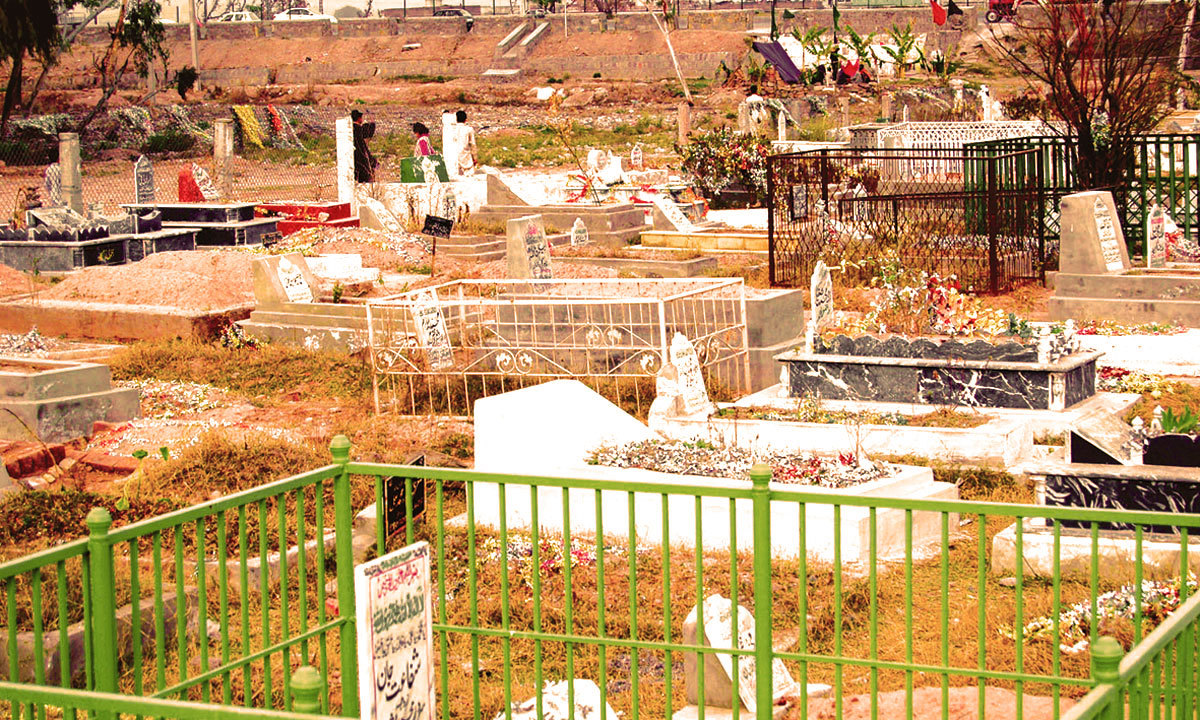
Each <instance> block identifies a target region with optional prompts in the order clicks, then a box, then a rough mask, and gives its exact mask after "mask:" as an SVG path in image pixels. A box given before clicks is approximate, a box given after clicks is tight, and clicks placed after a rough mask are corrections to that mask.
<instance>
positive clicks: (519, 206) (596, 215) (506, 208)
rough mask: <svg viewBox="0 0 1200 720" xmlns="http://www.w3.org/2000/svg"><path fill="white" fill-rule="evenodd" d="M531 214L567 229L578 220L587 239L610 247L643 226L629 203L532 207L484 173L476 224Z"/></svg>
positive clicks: (500, 180)
mask: <svg viewBox="0 0 1200 720" xmlns="http://www.w3.org/2000/svg"><path fill="white" fill-rule="evenodd" d="M534 213H537V214H539V215H541V216H542V218H543V221H544V222H545V224H546V226H547V227H553V228H560V229H567V228H571V227H573V226H574V224H575V220H576V219H580V220H582V221H583V223H584V225H585V226H586V227H587V230H588V237H589V239H590V240H591V242H594V243H596V244H598V245H605V246H610V247H621V246H624V245H627V244H629V243H630V242H631V241H632V240H634V239H636V238H637V237H638V234H639V233H641V232H642V230H644V229H646V219H645V218H646V215H645V213H644V212H643V210H642V208H641V207H639V206H637V205H634V204H633V203H628V202H626V203H619V204H615V205H614V204H604V205H596V204H594V203H592V202H587V201H580V202H575V203H555V204H548V205H536V206H532V205H530V204H529V203H528V202H526V201H525V200H523V199H522V198H521V197H520V195H519V194H517V192H516V191H514V190H513V189H512V188H511V187H509V186H508V185H507V184H506V183H505V182H504V180H503V178H501V177H500V176H499V175H497V174H494V173H488V174H487V202H486V203H485V204H484V205H483V206H481V207H480V208H479V209H477V210H475V211H474V212H472V213H471V218H472V219H473V220H475V221H477V222H480V223H507V222H508V221H509V220H511V219H513V218H517V217H523V216H526V215H531V214H534Z"/></svg>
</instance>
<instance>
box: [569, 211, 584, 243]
mask: <svg viewBox="0 0 1200 720" xmlns="http://www.w3.org/2000/svg"><path fill="white" fill-rule="evenodd" d="M587 244H588V229H587V225H584V224H583V218H575V224H574V225H572V226H571V245H587Z"/></svg>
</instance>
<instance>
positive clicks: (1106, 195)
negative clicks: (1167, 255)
mask: <svg viewBox="0 0 1200 720" xmlns="http://www.w3.org/2000/svg"><path fill="white" fill-rule="evenodd" d="M1061 207H1062V211H1061V213H1060V220H1059V225H1060V227H1061V231H1060V237H1061V241H1060V260H1059V270H1060V272H1062V273H1065V274H1079V275H1103V274H1106V273H1114V272H1121V271H1122V270H1128V269H1129V251H1128V250H1127V249H1126V248H1125V234H1124V233H1123V232H1122V231H1121V223H1120V222H1119V221H1118V220H1117V209H1116V206H1115V205H1113V199H1112V193H1110V192H1107V191H1097V190H1090V191H1087V192H1078V193H1072V194H1070V195H1066V196H1064V197H1063V199H1062V205H1061Z"/></svg>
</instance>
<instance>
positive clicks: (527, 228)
mask: <svg viewBox="0 0 1200 720" xmlns="http://www.w3.org/2000/svg"><path fill="white" fill-rule="evenodd" d="M507 255H508V276H509V277H510V278H533V279H534V280H549V279H551V278H552V277H553V272H552V271H551V269H550V245H549V243H547V242H546V228H545V226H544V225H543V224H542V216H541V215H527V216H525V217H519V218H513V219H511V220H509V221H508V245H507Z"/></svg>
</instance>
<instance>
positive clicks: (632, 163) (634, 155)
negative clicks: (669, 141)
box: [629, 143, 646, 170]
mask: <svg viewBox="0 0 1200 720" xmlns="http://www.w3.org/2000/svg"><path fill="white" fill-rule="evenodd" d="M629 167H630V168H631V169H633V170H644V169H645V167H646V166H645V159H644V158H643V157H642V144H641V143H638V144H637V145H634V146H633V149H632V150H630V151H629Z"/></svg>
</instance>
